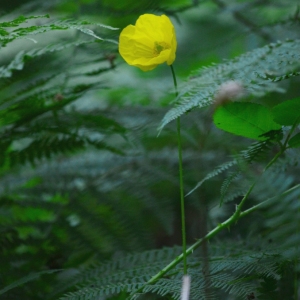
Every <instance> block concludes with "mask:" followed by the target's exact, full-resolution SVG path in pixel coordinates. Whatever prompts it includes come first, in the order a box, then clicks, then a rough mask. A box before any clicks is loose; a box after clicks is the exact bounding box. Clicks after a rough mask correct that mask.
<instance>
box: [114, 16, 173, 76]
mask: <svg viewBox="0 0 300 300" xmlns="http://www.w3.org/2000/svg"><path fill="white" fill-rule="evenodd" d="M176 48H177V41H176V35H175V29H174V26H173V24H172V23H171V21H170V19H169V18H168V17H167V16H165V15H162V16H156V15H152V14H144V15H142V16H140V17H139V18H138V20H137V21H136V25H135V26H133V25H129V26H127V27H126V28H124V29H123V31H122V32H121V34H120V40H119V52H120V54H121V56H122V57H123V58H124V60H125V61H126V62H127V63H128V64H129V65H132V66H136V67H138V68H140V69H141V70H143V71H150V70H153V69H154V68H155V67H157V66H158V65H159V64H163V63H165V62H166V63H167V64H168V65H171V64H172V63H173V62H174V60H175V56H176V54H175V53H176Z"/></svg>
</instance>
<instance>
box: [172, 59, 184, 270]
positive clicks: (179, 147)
mask: <svg viewBox="0 0 300 300" xmlns="http://www.w3.org/2000/svg"><path fill="white" fill-rule="evenodd" d="M171 71H172V76H173V82H174V88H175V96H176V97H178V90H177V80H176V75H175V71H174V68H173V65H171ZM177 143H178V163H179V185H180V211H181V231H182V253H183V273H184V274H185V275H186V274H187V261H186V230H185V209H184V192H183V171H182V169H183V168H182V146H181V133H180V117H178V118H177Z"/></svg>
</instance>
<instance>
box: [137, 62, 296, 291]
mask: <svg viewBox="0 0 300 300" xmlns="http://www.w3.org/2000/svg"><path fill="white" fill-rule="evenodd" d="M171 68H172V66H171ZM172 74H174V71H173V69H172ZM174 76H175V74H174ZM173 78H175V79H174V85H175V88H177V85H176V84H175V83H176V77H173ZM285 149H286V148H285ZM283 152H284V150H281V151H279V153H277V154H276V155H275V157H274V158H273V159H272V160H271V161H270V162H269V163H268V164H267V166H266V168H265V169H264V172H265V171H266V170H267V169H268V168H269V167H271V165H273V164H274V163H275V162H276V160H277V159H278V157H279V156H280V155H281V154H282V153H283ZM181 169H182V168H181ZM264 172H263V173H264ZM255 184H256V182H254V183H253V184H252V185H251V186H250V188H249V189H248V191H247V193H246V195H245V196H244V197H243V199H242V200H241V202H240V204H239V205H238V206H237V207H236V210H235V212H234V213H233V214H232V215H231V217H229V218H228V219H227V220H226V221H224V222H223V223H221V224H219V225H218V226H216V227H215V228H214V229H212V230H211V231H210V232H209V233H207V234H206V235H205V236H204V237H203V238H201V239H199V240H198V241H197V242H196V243H194V244H193V245H192V246H191V247H189V248H188V249H186V248H185V247H186V246H185V247H183V248H184V249H186V251H183V252H182V254H180V255H179V256H177V257H176V258H175V259H174V260H173V261H172V262H170V263H169V264H168V265H167V266H165V267H164V268H163V269H162V270H160V271H159V272H158V273H157V274H155V275H154V276H153V277H152V278H150V279H149V280H148V281H147V282H146V283H145V284H144V285H142V286H141V287H140V288H138V289H137V290H136V291H134V292H133V293H132V294H137V293H139V292H141V291H142V290H143V289H144V287H145V286H146V285H149V284H153V283H155V282H156V281H157V280H158V279H160V278H162V277H163V276H164V275H165V274H166V273H168V272H169V271H170V270H172V269H173V268H174V267H175V266H176V265H178V264H179V263H180V262H181V261H183V262H185V263H186V258H187V256H188V255H190V254H191V253H193V252H194V250H196V249H197V248H198V247H199V246H200V245H201V244H202V243H203V242H204V241H207V240H209V239H211V238H212V237H214V236H215V235H216V234H217V233H218V232H220V231H222V230H223V229H224V228H227V227H229V226H230V225H232V224H234V223H236V222H237V221H238V220H239V219H240V218H242V217H244V216H246V215H248V214H250V213H251V212H253V211H255V210H257V209H259V208H260V207H262V206H263V205H265V204H266V203H267V202H269V201H271V200H272V199H275V198H277V197H278V198H279V197H282V196H285V195H287V194H289V193H291V192H292V191H294V190H296V189H298V188H300V184H297V185H295V186H294V187H292V188H290V189H288V190H286V191H285V192H283V193H282V194H280V195H277V196H275V197H272V198H269V199H267V200H265V201H263V202H261V203H259V204H257V205H255V206H253V207H251V208H249V209H247V210H245V211H242V207H243V205H244V203H245V202H246V200H247V198H248V197H249V195H250V193H251V192H252V190H253V188H254V186H255ZM182 186H183V185H182ZM183 204H184V201H183ZM184 236H185V235H184Z"/></svg>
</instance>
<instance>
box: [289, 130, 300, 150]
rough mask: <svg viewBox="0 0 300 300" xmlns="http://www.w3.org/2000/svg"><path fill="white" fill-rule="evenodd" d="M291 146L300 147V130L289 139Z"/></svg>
mask: <svg viewBox="0 0 300 300" xmlns="http://www.w3.org/2000/svg"><path fill="white" fill-rule="evenodd" d="M289 146H290V147H291V148H297V147H300V132H299V133H297V134H296V135H294V136H293V137H292V138H291V139H290V140H289Z"/></svg>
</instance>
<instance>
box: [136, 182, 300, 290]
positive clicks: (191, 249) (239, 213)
mask: <svg viewBox="0 0 300 300" xmlns="http://www.w3.org/2000/svg"><path fill="white" fill-rule="evenodd" d="M253 187H254V184H252V186H251V187H250V188H249V190H248V192H247V194H246V195H245V196H244V198H243V199H242V201H241V202H240V204H239V205H238V206H237V208H236V211H235V212H234V214H233V215H232V216H231V217H229V218H228V219H227V220H226V221H224V222H223V223H221V224H219V225H218V226H217V227H215V228H214V229H212V230H211V231H210V232H209V233H207V235H206V236H204V237H203V238H202V239H199V240H198V241H197V242H196V243H194V244H193V245H192V246H191V247H189V248H188V249H187V250H186V252H185V253H186V255H190V254H192V253H193V252H194V250H196V249H197V248H198V247H199V246H200V245H201V244H202V243H203V242H204V241H205V240H209V239H211V238H212V237H214V236H215V235H216V234H217V233H218V232H220V231H222V230H223V229H225V228H227V227H229V226H230V225H232V224H234V223H236V221H237V220H239V219H240V218H242V217H245V216H247V215H248V214H249V213H251V212H253V211H255V210H257V209H259V208H260V207H262V206H263V205H265V204H266V203H268V202H270V201H272V200H275V199H276V198H280V197H283V196H286V195H288V194H289V193H291V192H293V191H295V190H296V189H298V188H300V184H297V185H295V186H294V187H292V188H290V189H288V190H286V191H284V192H283V193H282V194H280V195H277V196H274V197H272V198H269V199H267V200H265V201H263V202H261V203H259V204H257V205H255V206H253V207H251V208H249V209H247V210H245V211H241V208H242V206H243V204H244V203H245V201H246V199H247V198H248V196H249V195H250V193H251V191H252V189H253ZM183 258H184V255H183V253H182V254H180V255H179V256H177V257H176V258H175V259H174V260H173V261H172V262H170V263H169V264H168V265H167V266H166V267H164V268H163V269H162V270H160V271H159V272H158V273H157V274H156V275H154V276H153V277H152V278H150V279H149V281H148V282H147V283H146V284H144V285H143V286H141V287H140V288H139V289H138V290H137V291H134V292H133V293H134V294H136V293H139V292H141V291H142V290H143V288H144V287H145V286H146V285H149V284H153V283H155V282H156V281H157V280H158V279H160V278H161V277H163V276H164V275H165V274H166V273H168V272H169V271H170V270H172V269H173V268H174V267H175V266H176V265H178V264H179V263H180V262H181V261H183Z"/></svg>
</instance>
